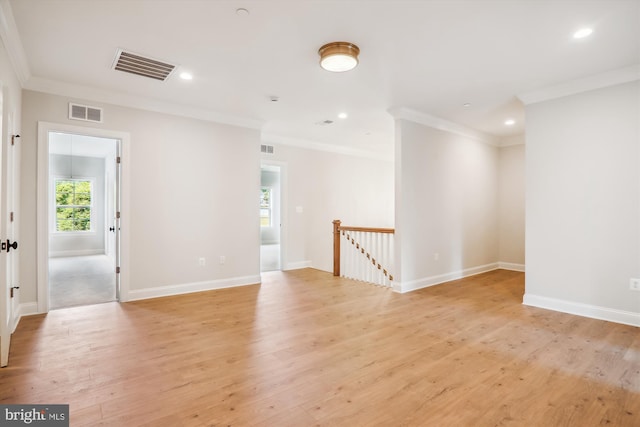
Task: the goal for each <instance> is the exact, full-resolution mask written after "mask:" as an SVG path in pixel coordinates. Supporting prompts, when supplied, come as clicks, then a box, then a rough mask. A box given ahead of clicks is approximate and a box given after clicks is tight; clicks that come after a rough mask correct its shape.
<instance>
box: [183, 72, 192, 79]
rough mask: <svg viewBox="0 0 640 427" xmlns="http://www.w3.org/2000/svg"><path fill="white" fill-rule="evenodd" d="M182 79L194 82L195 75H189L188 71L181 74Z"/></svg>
mask: <svg viewBox="0 0 640 427" xmlns="http://www.w3.org/2000/svg"><path fill="white" fill-rule="evenodd" d="M180 78H181V79H182V80H192V79H193V75H191V73H187V72H186V71H185V72H183V73H180Z"/></svg>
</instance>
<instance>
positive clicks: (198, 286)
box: [123, 275, 260, 302]
mask: <svg viewBox="0 0 640 427" xmlns="http://www.w3.org/2000/svg"><path fill="white" fill-rule="evenodd" d="M258 283H260V276H259V275H258V276H244V277H231V278H228V279H219V280H209V281H206V282H194V283H183V284H179V285H170V286H159V287H156V288H147V289H133V290H129V292H128V295H127V301H136V300H142V299H148V298H158V297H167V296H171V295H181V294H190V293H193V292H202V291H212V290H214V289H224V288H234V287H237V286H246V285H255V284H258ZM123 302H124V301H123Z"/></svg>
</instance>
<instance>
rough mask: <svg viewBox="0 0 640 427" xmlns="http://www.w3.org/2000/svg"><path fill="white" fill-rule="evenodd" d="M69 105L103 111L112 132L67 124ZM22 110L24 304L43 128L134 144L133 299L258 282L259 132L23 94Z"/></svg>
mask: <svg viewBox="0 0 640 427" xmlns="http://www.w3.org/2000/svg"><path fill="white" fill-rule="evenodd" d="M69 101H74V102H79V103H82V104H88V105H94V106H97V107H103V108H104V123H102V124H98V123H86V124H84V123H83V122H78V121H70V120H68V119H67V113H68V102H69ZM23 102H24V105H23V128H24V132H23V142H24V146H23V158H22V180H23V187H22V188H23V194H24V195H25V197H24V198H23V201H22V211H23V212H24V218H23V222H22V227H21V231H22V236H23V245H22V248H23V250H22V258H21V263H20V272H21V274H22V287H23V288H24V294H23V295H24V297H23V301H35V300H36V286H35V284H36V271H35V265H36V264H35V263H36V191H35V189H36V173H37V167H36V137H37V135H36V133H37V122H38V121H47V122H52V123H65V124H73V125H75V126H81V125H86V126H89V127H92V128H104V129H109V130H114V131H121V132H128V133H129V134H130V135H131V142H130V159H128V165H129V169H130V171H129V172H130V173H129V177H130V182H129V183H128V184H127V183H124V185H129V190H130V191H129V194H130V211H131V215H130V216H131V218H130V219H129V224H130V230H127V232H128V233H129V236H130V247H129V254H130V260H129V264H130V270H131V271H130V275H129V279H130V284H131V285H130V286H131V290H132V291H131V297H132V298H138V297H145V296H153V295H158V294H162V293H163V292H164V293H172V292H173V291H181V292H184V291H189V290H194V289H197V288H207V287H219V286H224V285H227V284H242V283H255V282H256V281H258V280H259V274H260V263H259V257H260V252H259V245H260V230H259V222H258V205H259V199H258V196H257V195H258V194H259V188H260V135H259V132H258V131H257V130H253V129H246V128H240V127H235V126H228V125H222V124H216V123H211V122H205V121H200V120H195V119H188V118H182V117H176V116H171V115H166V114H160V113H154V112H149V111H143V110H136V109H131V108H124V107H120V106H114V105H108V104H102V103H96V102H92V101H91V100H76V99H73V100H72V99H68V98H66V97H62V96H55V95H49V94H43V93H38V92H33V91H24V93H23ZM220 256H225V257H226V262H225V264H220V262H219V259H220ZM200 257H204V258H205V259H206V265H205V266H199V263H198V259H199V258H200ZM157 288H160V289H157Z"/></svg>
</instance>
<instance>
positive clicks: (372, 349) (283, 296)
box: [0, 269, 640, 427]
mask: <svg viewBox="0 0 640 427" xmlns="http://www.w3.org/2000/svg"><path fill="white" fill-rule="evenodd" d="M523 283H524V275H523V274H522V273H515V272H510V271H505V270H497V271H494V272H490V273H485V274H481V275H478V276H474V277H470V278H467V279H463V280H458V281H454V282H450V283H448V284H443V285H439V286H434V287H431V288H427V289H423V290H421V291H416V292H412V293H409V294H404V295H400V294H395V293H393V292H391V291H389V290H387V289H382V288H379V287H375V286H372V285H367V284H363V283H358V282H352V281H349V280H345V279H336V278H333V277H332V276H331V275H330V274H328V273H324V272H320V271H316V270H312V269H305V270H298V271H293V272H274V273H269V274H266V275H264V280H263V283H262V285H255V286H246V287H241V288H233V289H226V290H219V291H211V292H203V293H197V294H190V295H183V296H177V297H168V298H159V299H154V300H146V301H139V302H133V303H127V304H117V303H107V304H101V305H96V306H87V307H77V308H70V309H63V310H56V311H53V312H51V313H49V314H48V315H47V316H32V317H27V318H24V319H23V320H22V322H21V323H20V325H19V327H18V330H17V331H16V333H15V335H14V337H13V342H12V347H11V356H10V357H11V359H10V363H11V365H10V367H8V368H4V369H2V370H0V403H3V404H6V403H69V404H70V405H71V425H72V426H83V425H91V426H97V425H109V426H138V425H148V426H278V427H279V426H349V427H351V426H499V425H505V426H545V427H546V426H580V427H585V426H597V425H612V426H638V425H640V329H639V328H634V327H631V326H624V325H618V324H614V323H609V322H604V321H598V320H593V319H587V318H581V317H576V316H571V315H567V314H562V313H556V312H552V311H547V310H542V309H536V308H532V307H527V306H523V305H522V304H521V301H522V295H523V291H524V285H523Z"/></svg>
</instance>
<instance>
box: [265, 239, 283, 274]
mask: <svg viewBox="0 0 640 427" xmlns="http://www.w3.org/2000/svg"><path fill="white" fill-rule="evenodd" d="M280 269H281V267H280V245H261V246H260V271H277V270H280Z"/></svg>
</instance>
